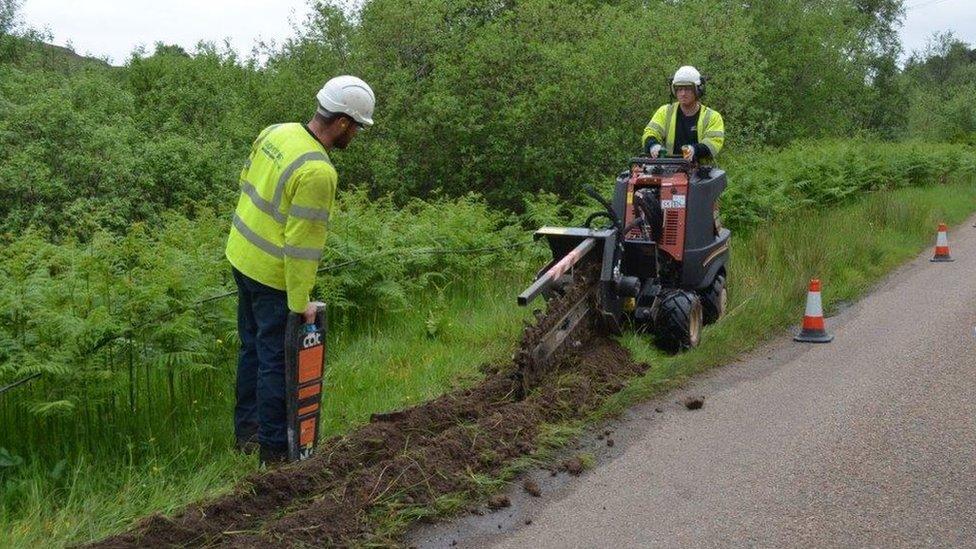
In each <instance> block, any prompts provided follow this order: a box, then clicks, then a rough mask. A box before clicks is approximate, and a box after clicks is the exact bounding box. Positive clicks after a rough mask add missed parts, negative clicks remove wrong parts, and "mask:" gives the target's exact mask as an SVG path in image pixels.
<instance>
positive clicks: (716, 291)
mask: <svg viewBox="0 0 976 549" xmlns="http://www.w3.org/2000/svg"><path fill="white" fill-rule="evenodd" d="M701 302H702V313H704V319H705V324H711V323H713V322H715V321H716V320H718V319H720V318H722V317H723V316H725V306H726V304H727V303H728V290H726V289H725V275H718V276H716V277H715V280H714V281H712V285H711V286H709V287H708V288H707V289H705V290H704V291H702V293H701Z"/></svg>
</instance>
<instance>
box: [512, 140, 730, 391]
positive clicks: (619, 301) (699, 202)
mask: <svg viewBox="0 0 976 549" xmlns="http://www.w3.org/2000/svg"><path fill="white" fill-rule="evenodd" d="M725 186H726V176H725V172H724V171H723V170H721V169H718V168H716V167H711V166H698V165H696V164H694V163H692V162H689V161H687V160H684V159H682V158H675V157H663V158H651V157H637V158H632V159H631V161H630V169H629V170H627V171H624V172H621V173H620V175H619V176H618V177H617V179H616V183H615V185H614V191H613V197H612V200H611V201H607V200H606V199H604V198H603V197H602V196H601V195H600V194H599V193H598V192H596V191H595V190H594V189H592V188H590V187H587V188H586V192H587V194H589V195H590V196H591V197H592V198H594V199H595V200H596V201H598V202H599V203H600V204H601V205H602V206H603V209H602V210H600V211H597V212H594V213H593V214H592V215H590V216H589V218H587V220H586V222H585V223H584V226H583V227H574V228H564V227H542V228H541V229H539V230H538V231H536V233H535V237H536V238H537V239H539V238H545V239H546V242H547V243H548V245H549V249H550V250H551V252H552V261H551V262H550V263H549V264H548V265H547V266H546V267H545V268H543V269H542V270H540V271H539V273H538V275H537V276H536V279H535V282H533V283H532V285H531V286H529V287H528V288H527V289H526V290H525V291H524V292H522V293H521V294H520V295H519V296H518V303H519V305H522V306H526V305H528V304H529V303H531V302H532V301H533V300H534V299H536V298H537V297H539V296H542V297H543V298H544V299H545V300H546V301H547V307H546V312H545V314H541V313H537V318H538V321H537V322H536V324H534V325H533V326H529V327H527V328H526V330H525V333H524V334H523V339H522V345H521V346H520V347H519V351H518V352H517V353H516V356H515V362H516V366H517V370H516V374H517V376H518V377H519V378H520V381H521V383H522V386H523V389H524V390H525V391H528V390H529V389H530V388H531V387H532V386H533V385H534V384H535V383H536V382H537V381H538V379H539V377H540V376H541V375H543V374H544V372H545V371H546V370H547V367H548V366H549V365H550V364H552V363H553V362H554V361H555V360H556V359H557V357H558V355H560V354H561V353H562V352H565V351H567V350H568V349H571V348H572V347H574V346H576V345H578V344H579V342H581V341H582V340H583V339H584V338H585V337H586V335H587V333H589V332H590V331H592V330H600V331H605V332H609V333H612V334H620V333H622V332H623V331H624V330H625V329H628V328H633V329H636V330H638V331H639V332H645V333H650V334H653V336H654V339H655V342H656V343H657V345H658V346H659V347H661V348H663V349H665V350H667V351H669V352H680V351H683V350H686V349H690V348H692V347H695V346H696V345H698V343H699V341H700V339H701V331H702V326H703V325H704V324H709V323H712V322H715V321H716V320H718V319H719V318H721V317H722V315H723V314H724V313H725V308H726V288H725V284H726V280H727V266H728V261H729V239H730V237H731V232H730V231H729V230H728V229H726V228H723V227H721V226H720V225H719V223H718V216H717V201H718V198H719V196H720V195H721V194H722V191H724V190H725Z"/></svg>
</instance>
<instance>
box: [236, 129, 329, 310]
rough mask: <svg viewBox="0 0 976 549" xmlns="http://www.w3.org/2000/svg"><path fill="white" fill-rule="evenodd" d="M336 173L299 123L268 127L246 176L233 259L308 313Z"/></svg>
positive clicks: (290, 305)
mask: <svg viewBox="0 0 976 549" xmlns="http://www.w3.org/2000/svg"><path fill="white" fill-rule="evenodd" d="M338 179H339V178H338V174H336V171H335V168H333V167H332V163H331V161H330V160H329V156H328V154H326V151H325V149H324V148H323V147H322V145H321V143H319V142H318V140H317V139H315V138H314V137H312V135H311V134H310V133H309V131H308V130H306V129H305V127H304V126H303V125H301V124H276V125H274V126H269V127H267V128H265V129H264V130H263V131H262V132H261V134H260V135H258V138H257V139H256V140H255V141H254V144H253V145H252V146H251V154H250V156H249V157H248V160H247V162H246V163H245V165H244V169H243V170H241V178H240V188H241V196H240V199H239V200H238V202H237V209H236V210H235V212H234V219H233V221H232V223H231V229H230V236H229V237H228V239H227V250H226V255H227V260H228V261H230V263H231V265H233V266H234V267H235V268H237V270H238V271H240V272H241V273H243V274H244V275H246V276H247V277H249V278H252V279H254V280H256V281H258V282H260V283H261V284H264V285H266V286H270V287H272V288H277V289H279V290H284V291H286V292H287V293H288V308H289V309H291V310H292V311H294V312H296V313H298V312H302V311H304V310H305V307H306V306H307V305H308V301H309V297H308V296H309V292H310V291H311V290H312V286H313V285H314V284H315V271H316V270H317V269H318V265H319V259H320V258H321V257H322V248H323V247H324V246H325V237H326V230H327V225H328V221H329V212H330V211H331V210H332V206H333V203H334V201H335V192H336V185H337V184H338Z"/></svg>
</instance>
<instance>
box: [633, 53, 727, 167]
mask: <svg viewBox="0 0 976 549" xmlns="http://www.w3.org/2000/svg"><path fill="white" fill-rule="evenodd" d="M671 93H673V94H674V97H675V98H676V99H677V100H678V101H677V102H676V103H669V104H667V105H662V106H661V107H660V108H659V109H658V110H657V112H655V113H654V116H653V117H652V118H651V121H650V122H648V124H647V127H646V128H644V137H643V144H644V152H646V153H648V154H650V155H651V156H652V157H654V158H657V156H658V155H659V154H661V151H662V150H663V151H664V152H665V154H678V153H679V151H680V153H681V155H682V156H684V158H685V159H686V160H697V161H698V162H700V163H708V162H710V161H713V160H714V159H715V157H717V156H718V153H719V151H721V150H722V145H723V144H724V143H725V122H723V121H722V115H721V114H719V113H718V111H716V110H714V109H710V108H708V107H706V106H705V105H702V104H701V98H702V96H703V95H705V82H704V81H703V80H702V75H701V73H700V72H698V69H696V68H695V67H691V66H688V65H685V66H684V67H681V68H680V69H678V70H677V72H675V73H674V77H673V78H672V79H671Z"/></svg>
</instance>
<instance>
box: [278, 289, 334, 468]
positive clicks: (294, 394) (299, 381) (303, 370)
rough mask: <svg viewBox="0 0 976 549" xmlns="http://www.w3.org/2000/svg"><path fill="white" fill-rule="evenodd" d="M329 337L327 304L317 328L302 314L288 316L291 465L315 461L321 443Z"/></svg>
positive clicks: (317, 317)
mask: <svg viewBox="0 0 976 549" xmlns="http://www.w3.org/2000/svg"><path fill="white" fill-rule="evenodd" d="M326 333H327V330H326V320H325V304H322V305H320V306H319V308H318V311H317V312H316V314H315V323H314V324H307V323H306V322H305V319H304V317H303V316H302V315H300V314H296V313H289V314H288V324H287V326H286V328H285V391H286V393H287V396H286V400H287V408H288V461H303V460H306V459H308V458H309V457H311V456H312V453H313V452H314V451H315V445H316V443H317V442H318V439H319V414H320V411H321V400H322V380H323V378H324V377H325V336H326Z"/></svg>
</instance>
